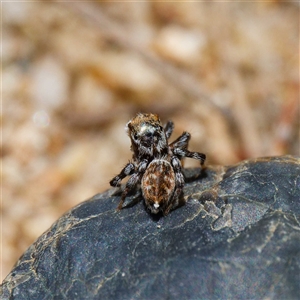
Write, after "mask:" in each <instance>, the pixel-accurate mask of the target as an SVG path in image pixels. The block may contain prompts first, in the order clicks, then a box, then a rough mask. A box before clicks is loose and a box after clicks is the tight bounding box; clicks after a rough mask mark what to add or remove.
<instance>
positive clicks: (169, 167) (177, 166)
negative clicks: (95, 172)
mask: <svg viewBox="0 0 300 300" xmlns="http://www.w3.org/2000/svg"><path fill="white" fill-rule="evenodd" d="M173 128H174V124H173V122H171V121H168V122H167V124H166V125H165V127H162V124H161V122H160V119H159V117H158V116H157V115H155V114H142V113H139V114H137V116H136V117H134V118H133V119H131V120H130V121H129V122H128V123H127V124H126V127H125V129H126V131H127V133H128V135H129V137H130V139H131V151H132V152H133V156H132V162H129V163H128V164H127V165H126V166H125V167H124V168H123V170H122V171H121V172H120V174H119V175H117V176H116V177H114V178H113V179H112V180H111V181H110V185H111V186H120V183H121V181H122V179H123V178H125V177H126V176H128V175H131V176H130V178H129V180H128V182H127V183H126V186H125V189H124V190H123V192H122V196H121V201H120V203H119V205H118V209H119V210H120V209H122V206H123V203H124V201H125V198H126V196H127V194H128V192H130V191H131V190H133V189H134V188H135V187H136V186H137V185H138V184H140V185H141V190H142V195H143V197H144V199H145V204H146V207H147V208H148V209H149V210H150V212H151V213H153V214H157V213H158V212H160V211H161V212H162V213H163V214H164V215H167V214H168V213H169V211H170V210H171V209H173V208H175V207H177V206H179V205H180V204H181V203H180V201H181V200H180V197H181V194H182V189H183V186H184V176H183V174H182V170H181V160H182V159H183V158H184V157H190V158H194V159H198V160H199V161H200V164H201V165H203V163H204V161H205V158H206V156H205V154H202V153H198V152H190V151H189V150H188V149H187V148H188V143H189V140H190V137H191V135H190V134H189V133H188V132H183V134H182V135H181V136H179V137H178V138H177V139H176V140H175V141H174V142H172V143H170V144H168V139H169V138H170V136H171V134H172V132H173Z"/></svg>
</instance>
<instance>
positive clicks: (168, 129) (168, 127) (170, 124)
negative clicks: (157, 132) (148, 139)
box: [164, 121, 174, 140]
mask: <svg viewBox="0 0 300 300" xmlns="http://www.w3.org/2000/svg"><path fill="white" fill-rule="evenodd" d="M173 129H174V123H173V122H172V121H168V122H167V124H166V126H165V128H164V131H165V134H166V137H167V140H168V139H169V138H170V136H171V134H172V132H173Z"/></svg>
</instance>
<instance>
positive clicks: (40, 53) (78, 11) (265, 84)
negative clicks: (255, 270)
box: [1, 1, 300, 281]
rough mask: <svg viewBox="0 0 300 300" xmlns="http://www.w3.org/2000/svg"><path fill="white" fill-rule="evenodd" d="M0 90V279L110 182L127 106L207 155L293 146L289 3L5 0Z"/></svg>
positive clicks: (120, 152)
mask: <svg viewBox="0 0 300 300" xmlns="http://www.w3.org/2000/svg"><path fill="white" fill-rule="evenodd" d="M2 99H3V100H2V114H1V119H2V129H1V130H2V170H1V171H2V187H1V193H2V195H1V196H2V202H1V210H2V215H1V217H2V229H1V231H2V241H1V248H2V249H1V250H2V256H1V259H2V261H1V268H2V269H1V281H2V280H3V279H4V278H5V276H6V275H7V274H8V272H9V271H10V270H11V268H12V266H13V264H14V263H15V262H16V260H17V259H18V258H19V256H20V255H21V254H22V253H23V252H24V251H25V250H26V249H27V248H28V247H29V245H30V244H31V243H32V242H33V241H34V240H35V239H36V238H37V237H38V236H39V235H41V234H42V233H43V232H44V231H45V230H47V229H48V228H49V227H50V226H51V224H52V223H53V222H54V221H55V220H56V219H57V218H59V217H60V216H61V215H62V214H63V213H64V212H66V211H67V210H69V209H70V208H71V207H73V206H75V205H76V204H78V203H80V202H82V201H83V200H86V199H88V198H89V197H91V196H93V195H95V194H96V193H100V192H103V191H105V190H106V189H108V188H109V184H108V182H109V180H110V179H111V178H112V177H113V176H114V175H116V174H117V173H118V172H119V171H120V170H121V168H122V167H123V166H124V165H125V164H126V163H127V162H128V160H129V159H130V157H131V154H130V150H129V146H130V143H129V138H128V137H127V135H126V133H125V132H124V126H125V124H126V123H127V121H128V120H129V119H131V118H132V117H133V116H134V115H135V114H136V113H137V112H153V113H157V114H159V115H160V117H161V120H162V121H163V122H164V123H165V122H166V121H167V120H169V119H170V120H173V121H174V123H175V132H174V134H173V136H172V137H171V140H172V139H175V138H176V137H177V136H178V135H180V134H181V133H182V132H183V131H188V132H190V133H191V134H192V139H191V142H190V149H191V150H192V151H199V152H203V153H206V154H207V164H208V165H210V164H221V165H229V164H234V163H237V162H239V161H240V160H243V159H247V158H253V157H258V156H271V155H284V154H294V155H299V146H300V145H299V3H298V2H286V1H285V2H281V1H273V2H272V1H269V2H251V3H249V2H248V3H246V2H244V3H243V2H213V1H211V2H198V3H197V2H173V3H172V2H143V3H142V2H140V3H139V2H130V3H129V2H127V3H125V2H124V3H122V2H105V3H104V2H103V3H101V2H98V3H91V2H78V3H76V2H62V3H55V2H47V3H45V2H3V3H2ZM195 163H196V164H195ZM196 165H197V162H194V161H192V160H186V163H185V166H188V167H193V166H196ZM99 234H101V233H99Z"/></svg>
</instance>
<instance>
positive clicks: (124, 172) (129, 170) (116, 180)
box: [109, 162, 135, 186]
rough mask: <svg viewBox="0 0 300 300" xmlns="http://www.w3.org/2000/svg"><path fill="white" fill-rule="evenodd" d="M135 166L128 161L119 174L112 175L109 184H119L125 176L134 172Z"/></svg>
mask: <svg viewBox="0 0 300 300" xmlns="http://www.w3.org/2000/svg"><path fill="white" fill-rule="evenodd" d="M134 169H135V166H134V164H133V163H131V162H130V163H128V164H127V165H126V166H125V167H124V168H123V169H122V171H121V172H120V174H119V175H117V176H116V177H114V178H113V179H112V180H111V181H110V182H109V184H110V185H111V186H120V185H121V181H122V179H124V178H125V177H126V176H128V175H131V174H132V173H133V172H134Z"/></svg>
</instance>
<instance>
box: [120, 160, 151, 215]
mask: <svg viewBox="0 0 300 300" xmlns="http://www.w3.org/2000/svg"><path fill="white" fill-rule="evenodd" d="M147 166H148V160H146V159H144V160H142V161H141V162H140V164H139V165H138V168H137V172H136V173H133V174H132V175H131V176H130V178H129V179H128V181H127V183H126V186H125V189H124V191H123V193H122V196H121V201H120V203H119V205H118V210H121V209H122V207H123V203H124V201H125V198H126V196H127V194H128V193H129V192H130V191H131V190H132V189H134V188H135V186H136V185H137V184H138V183H139V182H141V179H142V176H143V174H144V173H145V171H146V169H147Z"/></svg>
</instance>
